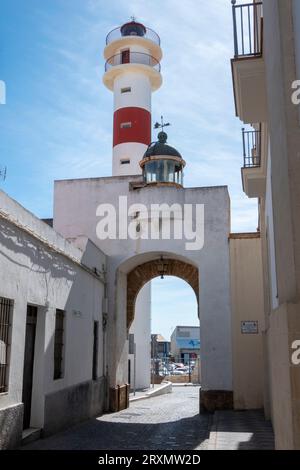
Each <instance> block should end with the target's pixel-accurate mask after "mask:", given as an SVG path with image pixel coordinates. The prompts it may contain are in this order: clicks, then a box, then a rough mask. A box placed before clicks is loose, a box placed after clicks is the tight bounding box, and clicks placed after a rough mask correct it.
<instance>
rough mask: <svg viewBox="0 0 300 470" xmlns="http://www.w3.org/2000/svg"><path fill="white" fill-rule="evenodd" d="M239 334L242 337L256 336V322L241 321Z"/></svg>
mask: <svg viewBox="0 0 300 470" xmlns="http://www.w3.org/2000/svg"><path fill="white" fill-rule="evenodd" d="M241 332H242V334H244V335H257V334H258V321H242V322H241Z"/></svg>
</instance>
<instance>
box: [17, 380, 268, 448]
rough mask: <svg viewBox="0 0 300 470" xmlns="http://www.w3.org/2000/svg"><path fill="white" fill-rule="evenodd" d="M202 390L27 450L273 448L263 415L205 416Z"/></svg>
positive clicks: (138, 405)
mask: <svg viewBox="0 0 300 470" xmlns="http://www.w3.org/2000/svg"><path fill="white" fill-rule="evenodd" d="M198 410H199V387H196V386H192V387H191V386H186V387H185V386H174V387H173V391H172V393H169V394H166V395H161V396H158V397H152V398H148V399H146V400H140V401H136V402H133V403H131V404H130V408H128V409H126V410H123V411H121V412H119V413H111V414H106V415H104V416H101V417H100V418H98V419H92V420H89V421H86V422H84V423H81V424H79V425H77V426H74V427H73V428H71V429H69V430H67V431H65V432H62V433H59V434H57V435H55V436H52V437H49V438H47V439H42V440H39V441H36V442H34V443H32V444H29V445H27V446H25V447H23V449H32V450H33V449H44V450H45V449H68V450H72V449H74V450H75V449H76V450H77V449H78V450H79V449H81V450H97V449H98V450H100V449H103V450H112V449H119V450H124V449H131V450H132V449H136V450H155V449H156V450H172V449H174V450H175V449H178V450H193V449H194V450H206V449H209V450H219V449H272V448H273V446H274V442H273V432H272V428H271V425H270V424H269V423H268V422H266V421H265V419H264V416H263V413H262V412H260V411H245V412H234V411H224V412H222V411H221V412H217V413H215V415H210V414H202V415H199V412H198Z"/></svg>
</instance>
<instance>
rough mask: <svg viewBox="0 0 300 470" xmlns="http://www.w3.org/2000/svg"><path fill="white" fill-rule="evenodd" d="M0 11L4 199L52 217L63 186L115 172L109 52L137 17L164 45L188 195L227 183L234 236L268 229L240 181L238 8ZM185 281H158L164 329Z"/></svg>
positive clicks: (52, 4)
mask: <svg viewBox="0 0 300 470" xmlns="http://www.w3.org/2000/svg"><path fill="white" fill-rule="evenodd" d="M0 13H1V14H0V79H1V80H4V81H5V83H6V89H7V104H6V105H5V106H0V123H1V125H0V165H6V166H7V180H6V181H5V182H4V183H3V182H2V183H1V187H2V189H4V191H6V192H7V193H8V194H9V195H10V196H12V197H13V198H15V199H17V200H18V201H19V202H20V203H21V204H23V205H24V206H25V207H27V208H28V209H29V210H31V211H32V212H34V213H35V214H36V215H38V216H40V217H51V215H52V200H53V180H54V179H63V178H81V177H92V176H108V175H110V174H111V153H112V152H111V145H112V94H111V93H110V92H109V91H108V90H107V89H106V88H105V87H104V86H103V85H102V73H103V66H104V60H103V56H102V51H103V47H104V42H105V36H106V34H107V33H108V32H109V31H110V30H111V29H113V28H114V27H116V26H118V25H120V24H122V23H123V22H124V21H127V20H128V19H129V17H130V16H131V15H133V14H134V15H135V16H136V17H137V19H138V20H140V21H142V22H144V23H145V24H146V25H148V26H150V27H151V28H152V29H154V30H155V31H157V32H158V33H159V35H160V37H161V41H162V48H163V53H164V57H163V60H162V74H163V80H164V83H163V86H162V87H161V89H160V90H159V91H157V92H156V93H155V94H154V95H153V108H152V116H153V120H157V119H159V117H160V115H161V114H163V115H164V116H165V119H166V120H167V121H170V122H171V123H172V126H171V127H170V128H168V134H169V143H170V144H171V145H173V146H175V147H177V148H178V150H179V151H180V152H181V154H182V155H183V157H184V158H185V160H186V161H187V167H186V171H185V185H186V186H210V185H224V184H227V185H228V186H229V191H230V196H231V203H232V230H233V231H248V230H256V226H257V203H256V201H255V200H249V199H248V198H247V197H246V196H245V195H244V194H243V192H242V185H241V177H240V167H241V164H242V146H241V127H242V123H241V122H240V121H239V120H238V119H237V118H235V113H234V101H233V92H232V82H231V69H230V58H231V56H232V52H233V41H232V19H231V3H230V1H229V0H214V1H213V2H211V1H208V0H184V1H182V0H164V1H163V2H162V1H161V0H152V1H151V2H150V1H146V0H133V1H125V0H111V1H110V2H107V1H106V0H26V1H25V0H1V5H0ZM174 282H175V281H174ZM174 282H171V280H170V282H168V283H167V282H166V283H164V284H162V283H160V284H159V280H158V281H155V286H156V285H157V286H158V287H157V288H155V289H153V291H154V294H153V306H154V313H153V321H155V315H157V317H158V318H162V312H163V310H162V307H161V306H160V302H159V299H161V296H162V295H163V296H165V298H166V299H169V302H170V298H171V297H172V296H173V298H174V292H175V291H176V290H178V288H179V287H178V285H177V284H176V283H177V282H181V281H176V283H175V284H174ZM180 285H181V289H184V287H183V286H184V284H183V283H182V282H181V284H180ZM162 286H164V287H162ZM186 289H187V290H185V293H186V296H189V295H193V294H190V290H189V288H186ZM181 292H182V296H184V294H183V291H181ZM174 308H175V309H178V307H176V306H174ZM192 310H193V309H192V307H191V315H190V318H187V316H186V315H187V314H186V313H185V319H186V321H187V322H188V323H191V324H193V323H192V319H193V318H194V317H195V311H194V312H192ZM178 311H179V309H178ZM161 322H162V323H161V329H162V333H163V334H166V331H167V330H169V328H170V326H167V320H164V319H162V320H161ZM168 325H169V320H168ZM174 326H176V325H174Z"/></svg>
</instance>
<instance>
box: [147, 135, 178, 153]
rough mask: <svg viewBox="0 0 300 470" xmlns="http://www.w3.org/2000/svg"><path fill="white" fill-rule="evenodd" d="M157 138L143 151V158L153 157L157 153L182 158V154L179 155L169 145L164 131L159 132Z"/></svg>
mask: <svg viewBox="0 0 300 470" xmlns="http://www.w3.org/2000/svg"><path fill="white" fill-rule="evenodd" d="M157 138H158V141H157V142H153V143H152V144H150V145H149V147H148V148H147V150H146V152H145V153H144V156H143V158H149V157H155V156H158V155H162V156H163V155H166V156H172V157H178V158H181V159H182V156H181V155H180V153H179V152H178V150H176V149H175V148H174V147H171V145H168V144H167V139H168V135H167V134H166V132H164V131H161V132H159V134H158V136H157Z"/></svg>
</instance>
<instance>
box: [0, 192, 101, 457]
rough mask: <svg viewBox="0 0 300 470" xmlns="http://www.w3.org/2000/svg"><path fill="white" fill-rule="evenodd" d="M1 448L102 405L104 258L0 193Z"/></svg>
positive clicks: (93, 412)
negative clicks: (29, 433)
mask: <svg viewBox="0 0 300 470" xmlns="http://www.w3.org/2000/svg"><path fill="white" fill-rule="evenodd" d="M0 207H1V210H0V225H1V230H0V265H1V269H0V333H1V343H0V345H1V362H0V371H1V375H0V380H1V382H0V386H1V390H0V448H13V447H15V446H17V445H18V444H19V443H20V440H21V436H22V431H23V429H24V430H27V429H28V428H30V429H34V430H35V432H37V433H38V432H40V430H42V433H43V435H48V434H51V433H53V432H56V431H58V430H60V429H63V428H64V427H67V426H70V425H72V424H74V423H76V422H79V421H81V420H83V419H86V418H88V417H91V416H97V415H99V414H101V413H102V412H103V409H104V408H105V406H106V405H105V396H106V394H105V377H104V376H105V368H106V366H105V363H104V359H105V354H104V351H103V348H104V344H105V341H104V336H105V332H104V331H103V320H104V313H105V312H104V311H103V308H102V303H103V302H102V301H103V299H104V295H105V288H104V285H105V279H104V274H103V273H104V272H105V269H106V257H105V256H104V254H103V253H102V252H101V251H100V250H99V249H98V248H97V247H96V246H95V245H94V244H93V243H91V242H90V241H88V240H87V239H86V238H85V237H81V238H78V239H77V240H74V243H73V244H71V243H69V242H68V241H66V240H65V239H63V238H62V237H61V236H60V235H58V234H57V233H56V232H55V231H54V230H53V229H52V228H51V227H49V226H48V225H46V224H45V223H44V222H42V221H40V220H39V219H38V218H36V217H35V216H34V215H33V214H31V213H30V212H28V211H26V210H25V209H24V208H23V207H22V206H20V205H19V204H18V203H16V202H15V201H14V200H12V199H11V198H9V197H8V196H7V195H6V194H5V193H3V192H0Z"/></svg>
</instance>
